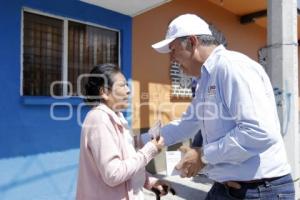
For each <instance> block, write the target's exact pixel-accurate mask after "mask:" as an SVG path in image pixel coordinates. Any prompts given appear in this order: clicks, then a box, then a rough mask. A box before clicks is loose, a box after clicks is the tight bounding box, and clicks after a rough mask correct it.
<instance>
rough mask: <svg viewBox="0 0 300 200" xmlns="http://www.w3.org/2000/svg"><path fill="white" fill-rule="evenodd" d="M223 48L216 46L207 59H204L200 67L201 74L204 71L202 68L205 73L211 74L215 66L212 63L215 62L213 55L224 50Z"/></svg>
mask: <svg viewBox="0 0 300 200" xmlns="http://www.w3.org/2000/svg"><path fill="white" fill-rule="evenodd" d="M224 49H225V47H224V46H223V45H221V44H220V45H219V46H217V47H216V48H215V49H214V50H213V51H212V52H211V54H210V55H209V56H208V58H207V59H206V61H205V62H204V63H203V66H202V67H201V73H202V72H203V70H204V69H202V68H205V69H206V71H207V72H208V73H209V74H211V72H212V71H213V69H214V68H215V65H214V62H215V55H216V54H217V53H218V52H219V51H221V50H224Z"/></svg>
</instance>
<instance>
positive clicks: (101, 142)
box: [76, 104, 158, 200]
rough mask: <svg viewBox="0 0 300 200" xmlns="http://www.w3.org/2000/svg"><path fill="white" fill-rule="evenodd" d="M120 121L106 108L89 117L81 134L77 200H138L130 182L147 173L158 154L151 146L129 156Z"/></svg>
mask: <svg viewBox="0 0 300 200" xmlns="http://www.w3.org/2000/svg"><path fill="white" fill-rule="evenodd" d="M120 117H123V116H122V114H121V113H119V116H118V115H117V114H116V113H115V112H113V111H112V110H111V109H109V108H108V107H107V106H106V105H104V104H100V105H99V106H97V107H95V108H93V109H92V110H91V111H90V112H89V113H88V114H87V116H86V118H85V121H84V123H83V127H82V132H81V142H80V143H81V144H80V160H79V174H78V182H77V195H76V199H77V200H96V199H97V200H99V199H109V200H123V199H124V200H133V199H136V198H135V194H134V193H133V189H132V184H131V178H132V177H133V176H134V175H135V174H136V173H138V171H140V170H141V169H142V170H144V168H145V166H146V164H147V163H148V162H149V161H150V160H151V159H152V158H153V157H154V156H155V155H156V154H157V153H158V150H157V148H156V146H155V145H154V144H153V143H151V142H148V143H147V144H146V145H145V146H144V147H143V148H141V149H140V150H138V151H137V152H135V153H134V154H130V153H129V151H128V143H126V141H125V138H124V134H123V132H124V129H125V128H126V127H125V126H124V124H123V123H122V122H121V120H120ZM129 154H130V155H129ZM145 183H146V184H147V183H149V180H146V182H145Z"/></svg>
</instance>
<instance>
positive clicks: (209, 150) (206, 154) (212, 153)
mask: <svg viewBox="0 0 300 200" xmlns="http://www.w3.org/2000/svg"><path fill="white" fill-rule="evenodd" d="M202 157H203V159H204V160H205V161H206V162H207V163H210V164H217V163H219V161H220V158H219V154H218V148H217V147H216V145H215V144H214V143H211V144H206V145H205V146H204V147H203V154H202ZM202 157H201V160H202Z"/></svg>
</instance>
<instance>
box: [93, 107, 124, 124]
mask: <svg viewBox="0 0 300 200" xmlns="http://www.w3.org/2000/svg"><path fill="white" fill-rule="evenodd" d="M95 109H99V110H102V111H104V112H105V113H107V114H108V115H109V117H110V118H111V119H112V120H113V121H114V123H116V124H118V125H120V126H124V125H125V124H124V123H123V121H124V120H125V118H124V116H123V114H122V113H121V112H114V111H113V110H112V109H110V108H109V107H108V106H107V105H105V104H103V103H100V104H99V105H98V106H97V107H96V108H95ZM125 121H126V120H125Z"/></svg>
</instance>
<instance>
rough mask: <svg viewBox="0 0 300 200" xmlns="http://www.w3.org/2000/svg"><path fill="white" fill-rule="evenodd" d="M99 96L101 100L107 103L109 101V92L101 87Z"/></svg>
mask: <svg viewBox="0 0 300 200" xmlns="http://www.w3.org/2000/svg"><path fill="white" fill-rule="evenodd" d="M99 96H100V97H101V99H104V100H105V101H106V100H107V99H108V90H107V89H106V88H104V87H101V88H100V89H99Z"/></svg>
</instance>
